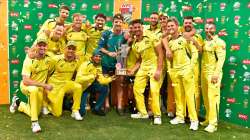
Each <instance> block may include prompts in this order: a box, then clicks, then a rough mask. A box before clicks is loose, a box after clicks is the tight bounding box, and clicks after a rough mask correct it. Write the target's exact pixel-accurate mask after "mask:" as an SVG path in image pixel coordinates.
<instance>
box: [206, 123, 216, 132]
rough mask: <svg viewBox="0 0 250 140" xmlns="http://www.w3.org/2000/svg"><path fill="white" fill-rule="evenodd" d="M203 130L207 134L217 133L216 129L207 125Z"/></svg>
mask: <svg viewBox="0 0 250 140" xmlns="http://www.w3.org/2000/svg"><path fill="white" fill-rule="evenodd" d="M204 130H205V131H207V132H209V133H213V132H215V131H217V127H216V126H214V125H211V124H209V125H208V126H207V127H206V128H205V129H204Z"/></svg>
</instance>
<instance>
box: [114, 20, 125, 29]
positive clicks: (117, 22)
mask: <svg viewBox="0 0 250 140" xmlns="http://www.w3.org/2000/svg"><path fill="white" fill-rule="evenodd" d="M122 24H123V21H122V20H121V19H114V21H113V29H114V30H122Z"/></svg>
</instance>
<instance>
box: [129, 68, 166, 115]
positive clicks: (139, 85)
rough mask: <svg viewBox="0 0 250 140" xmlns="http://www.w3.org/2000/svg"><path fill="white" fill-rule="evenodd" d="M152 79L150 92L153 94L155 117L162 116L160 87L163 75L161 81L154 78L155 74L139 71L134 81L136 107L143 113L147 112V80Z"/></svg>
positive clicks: (152, 105)
mask: <svg viewBox="0 0 250 140" xmlns="http://www.w3.org/2000/svg"><path fill="white" fill-rule="evenodd" d="M148 80H150V94H151V99H152V103H151V109H152V112H153V114H154V117H157V116H161V110H160V88H161V84H162V81H163V78H162V77H161V79H160V81H156V80H155V79H154V76H153V74H149V73H148V72H146V71H138V73H137V74H136V76H135V82H134V88H133V90H134V96H135V100H136V107H137V109H138V111H139V112H140V113H141V114H144V115H145V114H147V110H146V107H145V103H144V95H143V93H144V90H145V87H146V84H147V81H148Z"/></svg>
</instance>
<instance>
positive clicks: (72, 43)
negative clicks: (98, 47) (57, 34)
mask: <svg viewBox="0 0 250 140" xmlns="http://www.w3.org/2000/svg"><path fill="white" fill-rule="evenodd" d="M69 46H74V47H76V42H74V41H69V42H68V43H67V45H66V47H69Z"/></svg>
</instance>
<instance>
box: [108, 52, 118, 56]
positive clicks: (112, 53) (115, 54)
mask: <svg viewBox="0 0 250 140" xmlns="http://www.w3.org/2000/svg"><path fill="white" fill-rule="evenodd" d="M108 55H109V56H110V57H116V56H117V53H116V52H109V53H108Z"/></svg>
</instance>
